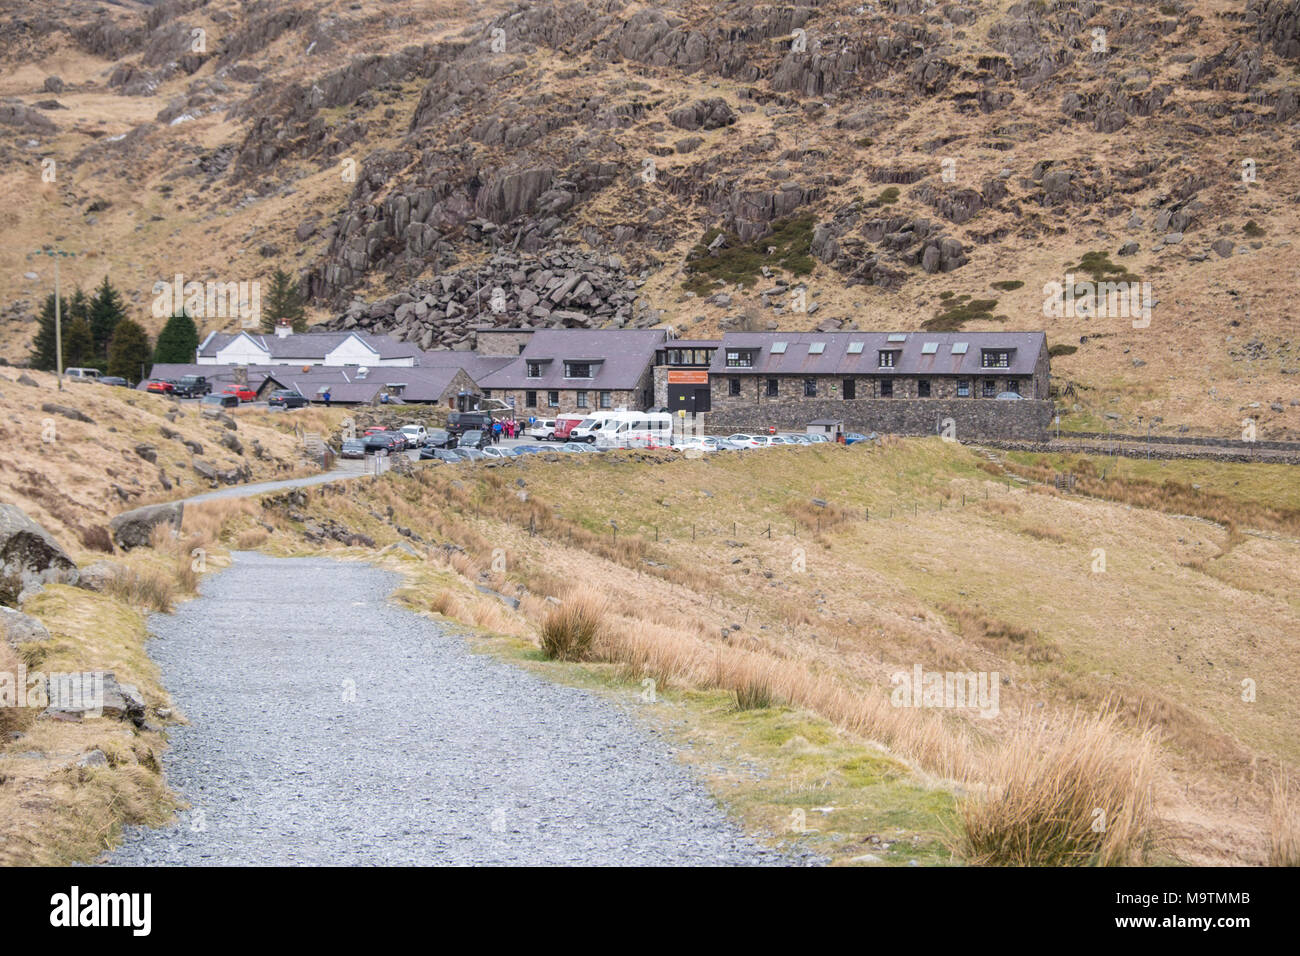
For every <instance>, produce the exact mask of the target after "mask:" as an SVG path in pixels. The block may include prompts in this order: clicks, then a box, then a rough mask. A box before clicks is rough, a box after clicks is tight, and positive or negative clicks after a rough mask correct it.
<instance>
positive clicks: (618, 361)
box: [478, 329, 664, 390]
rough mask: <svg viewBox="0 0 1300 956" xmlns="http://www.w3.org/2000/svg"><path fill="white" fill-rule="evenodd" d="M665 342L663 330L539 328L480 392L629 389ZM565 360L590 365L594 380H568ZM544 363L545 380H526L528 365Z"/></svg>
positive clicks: (485, 380) (483, 381) (486, 379)
mask: <svg viewBox="0 0 1300 956" xmlns="http://www.w3.org/2000/svg"><path fill="white" fill-rule="evenodd" d="M663 342H664V332H663V330H662V329H538V330H537V331H536V332H534V333H533V335H532V336H531V338H530V339H529V340H528V344H527V345H526V346H525V347H524V351H523V352H522V353H521V354H520V355H518V356H516V357H513V358H511V360H510V363H509V364H508V365H506V366H504V367H503V368H500V369H498V370H497V371H495V372H491V373H489V374H487V375H485V376H483V378H481V379H479V380H478V384H479V386H480V387H482V388H489V389H501V388H524V389H561V388H567V389H573V388H587V389H598V390H599V389H629V388H636V386H637V384H638V382H639V381H640V380H641V376H642V375H644V374H645V371H646V369H647V368H648V367H649V366H650V365H651V363H652V362H653V361H654V354H655V349H656V348H658V347H659V346H660V345H662V344H663ZM566 361H575V362H592V361H594V362H595V363H596V367H595V368H593V369H592V377H591V378H584V379H575V378H568V379H566V378H565V377H564V363H565V362H566ZM529 362H542V369H541V372H542V374H541V376H540V377H539V378H529V377H528V363H529Z"/></svg>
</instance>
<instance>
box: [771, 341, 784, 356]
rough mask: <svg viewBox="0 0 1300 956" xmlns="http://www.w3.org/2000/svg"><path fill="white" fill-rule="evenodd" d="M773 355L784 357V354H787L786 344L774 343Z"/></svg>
mask: <svg viewBox="0 0 1300 956" xmlns="http://www.w3.org/2000/svg"><path fill="white" fill-rule="evenodd" d="M772 354H773V355H784V354H785V343H784V342H773V343H772Z"/></svg>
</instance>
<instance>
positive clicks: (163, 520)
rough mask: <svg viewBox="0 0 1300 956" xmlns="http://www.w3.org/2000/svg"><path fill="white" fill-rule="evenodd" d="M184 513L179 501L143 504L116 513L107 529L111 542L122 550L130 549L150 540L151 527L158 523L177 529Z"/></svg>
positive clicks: (145, 543) (183, 506)
mask: <svg viewBox="0 0 1300 956" xmlns="http://www.w3.org/2000/svg"><path fill="white" fill-rule="evenodd" d="M184 515H185V505H184V503H182V502H180V501H171V502H167V503H166V504H161V505H145V506H144V507H143V508H136V509H135V510H133V511H124V512H122V513H121V514H120V515H117V516H116V517H114V518H113V520H112V521H110V522H109V523H108V529H109V531H110V532H111V533H112V535H113V543H114V544H116V545H117V546H118V547H119V548H121V549H122V550H123V551H130V550H131V549H132V548H139V547H141V546H143V545H147V544H149V543H150V542H152V541H153V529H154V528H156V527H158V525H160V524H168V525H171V527H172V529H173V530H175V531H179V530H180V528H181V519H182V518H183V517H184Z"/></svg>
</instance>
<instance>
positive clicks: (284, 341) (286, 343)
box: [199, 332, 421, 359]
mask: <svg viewBox="0 0 1300 956" xmlns="http://www.w3.org/2000/svg"><path fill="white" fill-rule="evenodd" d="M241 334H243V335H247V336H248V337H249V338H250V339H252V340H253V341H254V342H256V343H257V344H258V345H260V346H261V347H262V348H264V349H266V350H267V352H268V354H269V355H270V356H271V358H274V359H299V358H301V359H323V358H325V356H326V355H328V354H329V353H330V352H332V351H334V350H335V349H336V348H338V346H339V343H341V342H343V341H344V340H345V339H348V338H351V337H352V336H354V335H355V336H356V337H357V338H359V339H361V341H363V342H365V343H366V344H367V345H369V346H370V347H371V348H372V349H374V350H375V351H377V352H378V353H379V357H380V358H383V359H394V358H407V357H411V356H414V357H417V358H418V357H419V355H420V354H421V353H420V349H419V348H418V347H417V346H415V345H412V344H411V343H410V342H395V341H393V339H391V338H389V337H388V336H387V335H370V334H369V333H366V332H298V333H295V334H293V335H286V336H284V337H283V338H281V337H279V336H277V335H263V334H261V333H260V332H259V333H253V332H246V333H240V332H215V333H212V334H211V335H209V336H208V337H207V339H206V340H204V342H203V343H202V345H201V346H200V348H199V354H200V355H203V356H206V357H209V358H210V357H213V356H215V355H216V354H217V352H219V351H220V350H221V349H223V348H225V347H226V346H227V345H229V344H230V343H231V342H232V341H234V340H235V339H237V338H238V337H239V336H240V335H241Z"/></svg>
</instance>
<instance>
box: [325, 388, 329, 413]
mask: <svg viewBox="0 0 1300 956" xmlns="http://www.w3.org/2000/svg"><path fill="white" fill-rule="evenodd" d="M325 407H326V408H329V407H330V390H329V389H328V388H327V389H325Z"/></svg>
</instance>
